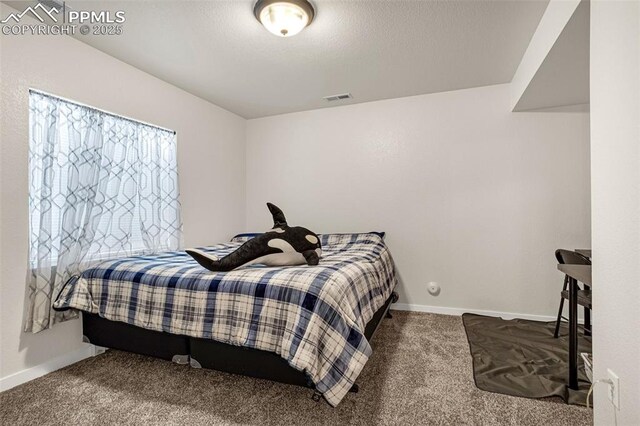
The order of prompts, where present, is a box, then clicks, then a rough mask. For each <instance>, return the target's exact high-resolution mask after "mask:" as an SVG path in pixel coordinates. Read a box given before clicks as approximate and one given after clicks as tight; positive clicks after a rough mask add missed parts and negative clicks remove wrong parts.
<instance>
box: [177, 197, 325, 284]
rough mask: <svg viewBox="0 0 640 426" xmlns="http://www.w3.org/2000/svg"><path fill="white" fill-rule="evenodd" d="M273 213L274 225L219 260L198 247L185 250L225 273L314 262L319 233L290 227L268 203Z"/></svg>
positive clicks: (318, 246) (316, 256)
mask: <svg viewBox="0 0 640 426" xmlns="http://www.w3.org/2000/svg"><path fill="white" fill-rule="evenodd" d="M267 207H269V211H270V212H271V214H272V215H273V228H272V229H271V230H269V231H267V232H265V233H264V234H261V235H258V236H257V237H254V238H252V239H250V240H249V241H247V242H246V243H244V244H243V245H241V246H240V247H238V249H237V250H236V251H234V252H232V253H229V254H228V255H226V256H225V257H223V258H222V259H218V258H217V257H215V256H212V255H211V254H209V253H205V252H203V251H201V250H196V249H189V250H185V251H186V252H187V253H188V254H189V255H190V256H191V257H193V258H194V259H195V260H196V261H197V262H198V263H199V264H200V265H202V266H203V267H205V268H207V269H208V270H210V271H216V272H217V271H220V272H226V271H231V270H233V269H236V268H239V267H241V266H247V265H253V264H256V263H260V264H263V265H267V266H292V265H303V264H305V263H306V264H307V265H317V264H318V262H319V261H320V256H321V255H322V247H321V245H320V239H319V238H318V236H317V235H316V234H315V233H313V232H311V231H309V230H308V229H306V228H302V227H300V226H289V225H287V220H286V219H285V217H284V213H282V210H280V209H279V208H278V207H277V206H275V205H273V204H271V203H267Z"/></svg>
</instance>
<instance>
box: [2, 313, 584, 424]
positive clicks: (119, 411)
mask: <svg viewBox="0 0 640 426" xmlns="http://www.w3.org/2000/svg"><path fill="white" fill-rule="evenodd" d="M373 347H374V355H373V356H372V357H371V359H370V360H369V363H368V364H367V366H366V367H365V369H364V371H363V373H362V375H361V376H360V378H359V380H358V383H359V385H360V392H359V393H358V394H349V395H348V396H347V397H346V398H345V399H344V400H343V401H342V403H341V404H340V405H339V406H338V407H337V408H331V407H330V406H329V405H328V404H327V403H326V402H324V401H321V402H314V401H313V400H311V395H312V391H311V390H308V389H304V388H299V387H295V386H288V385H282V384H278V383H272V382H269V381H265V380H256V379H250V378H245V377H240V376H233V375H230V374H224V373H218V372H215V371H208V370H195V369H190V368H189V367H186V366H179V365H176V364H172V363H171V362H167V361H161V360H156V359H153V358H148V357H143V356H139V355H132V354H127V353H124V352H118V351H107V353H106V354H104V355H100V356H98V357H95V358H92V359H88V360H85V361H82V362H80V363H78V364H75V365H72V366H70V367H67V368H65V369H63V370H59V371H57V372H54V373H52V374H49V375H47V376H44V377H42V378H40V379H37V380H34V381H32V382H29V383H26V384H24V385H21V386H19V387H17V388H14V389H11V390H9V391H6V392H4V393H2V394H0V424H2V425H17V424H29V425H31V424H34V425H35V424H37V425H59V424H74V425H77V424H100V425H106V424H145V425H148V424H174V425H179V424H185V425H205V424H207V425H222V424H249V425H305V426H309V425H319V424H332V425H345V424H357V425H374V424H381V425H417V424H423V425H430V424H434V425H450V424H455V425H463V424H471V425H492V424H500V425H545V426H548V425H580V424H591V422H592V413H591V410H589V409H587V408H584V407H576V406H570V405H566V404H565V403H564V402H562V401H561V400H560V399H548V400H533V399H524V398H515V397H510V396H505V395H499V394H494V393H489V392H484V391H481V390H479V389H476V387H475V386H474V384H473V377H472V372H471V356H470V355H469V347H468V345H467V340H466V337H465V334H464V329H463V327H462V321H461V319H460V318H459V317H451V316H442V315H432V314H420V313H405V312H394V318H393V319H391V320H389V319H387V320H384V321H383V323H382V325H381V327H380V329H379V330H378V333H377V334H376V336H375V338H374V340H373Z"/></svg>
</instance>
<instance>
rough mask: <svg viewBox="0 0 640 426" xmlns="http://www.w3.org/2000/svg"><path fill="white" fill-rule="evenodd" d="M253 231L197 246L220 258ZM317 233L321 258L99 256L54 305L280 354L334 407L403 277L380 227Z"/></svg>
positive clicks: (364, 357) (366, 354)
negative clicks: (245, 262)
mask: <svg viewBox="0 0 640 426" xmlns="http://www.w3.org/2000/svg"><path fill="white" fill-rule="evenodd" d="M250 237H251V236H244V237H239V238H235V239H234V240H232V241H231V242H230V243H225V244H219V245H216V246H211V247H203V248H201V249H200V250H203V251H204V252H208V253H211V254H213V255H216V256H220V257H222V256H224V255H226V254H228V253H230V252H232V251H233V250H235V249H237V248H238V247H239V246H240V245H241V244H242V243H243V242H244V241H246V239H247V238H250ZM319 237H320V240H321V244H322V247H323V256H322V259H321V260H320V263H319V264H318V265H317V266H307V265H304V266H296V267H286V268H283V267H264V266H260V265H251V266H248V267H244V268H241V269H237V270H234V271H231V272H211V271H207V270H205V269H203V268H202V267H200V265H198V264H197V263H196V262H195V261H194V260H193V259H192V258H191V257H189V256H188V255H187V254H186V253H184V252H167V253H161V254H157V255H151V256H134V257H129V258H123V259H116V260H111V261H106V262H102V263H100V264H99V265H96V266H95V267H92V268H89V269H87V270H86V271H85V272H83V273H82V275H81V276H78V277H74V278H72V279H71V280H69V282H68V283H67V284H66V285H65V287H64V288H63V289H62V291H61V293H60V295H59V297H58V299H57V300H56V302H55V303H54V308H55V309H57V310H65V309H78V310H82V311H86V312H89V313H93V314H98V315H100V316H101V317H103V318H105V319H108V320H112V321H122V322H126V323H129V324H133V325H135V326H138V327H142V328H146V329H149V330H156V331H163V332H167V333H172V334H180V335H187V336H192V337H197V338H206V339H213V340H216V341H220V342H223V343H228V344H233V345H238V346H245V347H250V348H255V349H260V350H265V351H271V352H274V353H277V354H278V355H280V356H281V357H283V358H284V359H286V360H287V361H288V363H289V364H290V365H291V366H292V367H294V368H296V369H298V370H300V371H304V372H305V373H306V374H307V375H308V376H309V378H310V380H311V381H312V382H313V383H314V384H315V386H316V389H317V390H318V392H320V393H321V394H322V395H323V396H324V397H325V398H326V400H327V401H328V402H329V403H330V404H331V405H333V406H336V405H337V404H338V403H339V402H340V401H341V400H342V398H343V397H344V396H345V395H346V393H347V392H348V391H349V389H350V388H351V386H352V385H353V384H354V382H355V380H356V378H357V377H358V375H359V374H360V371H361V370H362V368H363V367H364V365H365V363H366V362H367V360H368V358H369V356H370V355H371V346H370V345H369V342H368V341H367V339H366V338H365V337H364V330H365V325H366V324H367V322H369V321H370V320H371V318H372V317H373V314H374V313H375V312H376V311H377V310H378V309H379V308H380V307H382V306H383V304H384V303H385V301H386V300H387V299H388V298H389V297H390V295H391V293H392V291H393V289H394V287H395V285H396V276H395V271H394V265H393V260H392V258H391V254H390V253H389V250H388V248H387V246H386V244H385V243H384V241H383V239H382V237H381V235H380V234H377V233H363V234H327V235H319Z"/></svg>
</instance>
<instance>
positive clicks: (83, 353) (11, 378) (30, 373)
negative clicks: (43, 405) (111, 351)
mask: <svg viewBox="0 0 640 426" xmlns="http://www.w3.org/2000/svg"><path fill="white" fill-rule="evenodd" d="M93 355H94V346H93V345H85V347H83V348H80V349H78V350H77V351H73V352H70V353H68V354H65V355H62V356H59V357H58V358H54V359H52V360H51V361H47V362H45V363H43V364H40V365H36V366H35V367H31V368H27V369H26V370H22V371H18V372H17V373H13V374H10V375H8V376H6V377H3V378H1V379H0V392H4V391H6V390H8V389H11V388H13V387H16V386H18V385H21V384H23V383H26V382H28V381H30V380H33V379H37V378H38V377H41V376H44V375H45V374H49V373H52V372H54V371H56V370H59V369H61V368H63V367H66V366H67V365H71V364H75V363H76V362H78V361H82V360H83V359H85V358H89V357H92V356H93Z"/></svg>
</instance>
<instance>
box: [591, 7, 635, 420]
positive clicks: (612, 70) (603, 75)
mask: <svg viewBox="0 0 640 426" xmlns="http://www.w3.org/2000/svg"><path fill="white" fill-rule="evenodd" d="M591 170H592V180H591V182H592V202H593V225H592V232H593V250H594V258H593V261H594V264H593V280H594V290H593V291H594V305H595V315H596V321H595V322H594V333H593V335H594V338H593V357H594V366H595V377H596V378H598V379H600V378H606V377H607V371H606V370H607V369H608V368H609V369H611V370H613V371H614V372H615V373H617V375H618V376H619V377H620V411H619V412H614V409H613V407H612V406H611V404H610V403H609V401H608V399H607V395H606V393H607V386H606V385H598V386H597V387H596V391H595V399H596V400H595V423H596V424H598V425H610V424H613V423H614V421H615V418H616V416H617V423H618V425H640V404H639V403H640V334H639V330H640V320H639V319H638V309H639V308H640V2H637V1H600V0H592V1H591Z"/></svg>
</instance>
